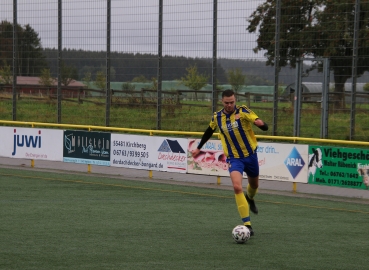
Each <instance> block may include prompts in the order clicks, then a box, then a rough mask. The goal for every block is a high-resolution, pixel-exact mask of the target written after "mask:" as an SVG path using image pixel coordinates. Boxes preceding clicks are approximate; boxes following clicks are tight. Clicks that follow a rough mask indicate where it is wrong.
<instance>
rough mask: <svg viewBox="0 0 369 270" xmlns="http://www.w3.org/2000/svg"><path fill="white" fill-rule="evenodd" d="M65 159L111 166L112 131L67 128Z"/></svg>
mask: <svg viewBox="0 0 369 270" xmlns="http://www.w3.org/2000/svg"><path fill="white" fill-rule="evenodd" d="M63 161H64V162H73V163H83V164H93V165H104V166H110V133H106V132H95V131H80V130H65V131H64V141H63Z"/></svg>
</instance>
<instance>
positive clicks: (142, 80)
mask: <svg viewBox="0 0 369 270" xmlns="http://www.w3.org/2000/svg"><path fill="white" fill-rule="evenodd" d="M132 82H137V83H147V82H149V80H148V79H146V77H145V76H144V75H139V76H136V77H134V78H133V79H132Z"/></svg>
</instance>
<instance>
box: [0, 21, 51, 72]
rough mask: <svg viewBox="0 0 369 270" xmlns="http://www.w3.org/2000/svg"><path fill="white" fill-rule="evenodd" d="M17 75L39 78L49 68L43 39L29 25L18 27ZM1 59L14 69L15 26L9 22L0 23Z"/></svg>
mask: <svg viewBox="0 0 369 270" xmlns="http://www.w3.org/2000/svg"><path fill="white" fill-rule="evenodd" d="M16 33H17V75H20V76H39V74H40V73H41V70H42V69H43V68H45V67H47V62H46V60H45V57H44V55H43V49H42V46H41V39H40V38H39V37H38V33H37V32H36V31H35V30H34V29H33V28H32V27H31V26H30V25H29V24H26V25H25V26H24V27H22V26H21V25H19V24H18V25H17V31H16ZM0 58H1V59H3V60H5V61H6V63H7V64H8V65H10V66H11V67H12V65H13V63H12V58H13V24H12V23H10V22H8V21H2V22H1V23H0Z"/></svg>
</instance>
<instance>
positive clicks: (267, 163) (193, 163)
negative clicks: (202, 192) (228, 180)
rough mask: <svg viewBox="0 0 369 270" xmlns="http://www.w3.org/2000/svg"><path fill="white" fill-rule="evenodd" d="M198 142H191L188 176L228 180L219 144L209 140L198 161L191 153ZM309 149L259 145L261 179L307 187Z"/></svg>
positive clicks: (226, 166)
mask: <svg viewBox="0 0 369 270" xmlns="http://www.w3.org/2000/svg"><path fill="white" fill-rule="evenodd" d="M199 142H200V140H199V139H196V140H194V139H189V140H188V148H187V149H188V167H187V172H188V173H194V174H205V175H217V176H229V173H228V164H227V162H226V156H225V155H224V153H223V148H222V144H221V141H220V140H209V141H208V142H207V143H206V144H205V145H204V146H203V147H202V148H201V152H200V154H199V155H198V156H196V157H195V158H193V157H192V155H191V152H190V151H191V150H193V149H194V148H196V147H197V145H198V144H199ZM308 151H309V149H308V145H295V144H278V143H263V142H259V143H258V148H257V154H258V159H259V168H260V179H265V180H276V181H289V182H300V183H307V178H306V176H307V171H308V168H307V167H308V164H307V163H308V162H307V159H308Z"/></svg>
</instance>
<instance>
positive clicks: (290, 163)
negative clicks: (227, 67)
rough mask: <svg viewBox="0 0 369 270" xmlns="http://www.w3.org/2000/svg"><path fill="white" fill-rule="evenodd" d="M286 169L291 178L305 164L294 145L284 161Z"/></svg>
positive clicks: (294, 176)
mask: <svg viewBox="0 0 369 270" xmlns="http://www.w3.org/2000/svg"><path fill="white" fill-rule="evenodd" d="M284 164H285V165H286V167H287V169H288V170H289V171H290V173H291V175H292V177H293V178H296V176H297V175H298V174H299V172H300V171H301V170H302V168H303V167H304V165H305V162H304V160H303V159H302V157H301V155H300V153H299V152H298V151H297V149H296V147H294V148H293V149H292V151H291V153H290V154H289V155H288V157H287V158H286V160H285V161H284Z"/></svg>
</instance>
